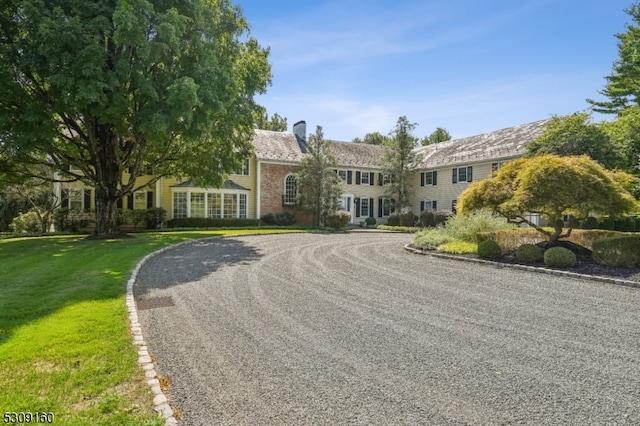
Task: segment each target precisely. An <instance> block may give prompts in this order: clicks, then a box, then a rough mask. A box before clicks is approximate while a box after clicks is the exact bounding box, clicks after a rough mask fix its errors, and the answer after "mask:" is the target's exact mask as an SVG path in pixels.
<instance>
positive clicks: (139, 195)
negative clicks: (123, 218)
mask: <svg viewBox="0 0 640 426" xmlns="http://www.w3.org/2000/svg"><path fill="white" fill-rule="evenodd" d="M146 208H147V191H136V192H134V193H133V209H134V210H144V209H146Z"/></svg>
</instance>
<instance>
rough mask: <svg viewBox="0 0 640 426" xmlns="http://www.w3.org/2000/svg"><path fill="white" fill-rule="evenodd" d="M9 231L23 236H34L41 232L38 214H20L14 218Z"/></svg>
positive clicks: (33, 212) (30, 212)
mask: <svg viewBox="0 0 640 426" xmlns="http://www.w3.org/2000/svg"><path fill="white" fill-rule="evenodd" d="M10 228H11V231H12V232H15V233H18V234H23V233H31V234H35V233H38V232H42V224H41V223H40V218H39V217H38V213H36V212H35V211H29V212H27V213H21V214H19V215H18V216H16V217H15V218H13V221H12V222H11V225H10Z"/></svg>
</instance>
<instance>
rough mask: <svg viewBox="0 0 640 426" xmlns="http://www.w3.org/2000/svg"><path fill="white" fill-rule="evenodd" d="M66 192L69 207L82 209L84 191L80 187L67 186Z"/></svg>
mask: <svg viewBox="0 0 640 426" xmlns="http://www.w3.org/2000/svg"><path fill="white" fill-rule="evenodd" d="M67 194H68V198H69V209H71V210H82V201H83V198H84V197H83V195H84V191H83V190H82V189H77V188H69V190H68V192H67Z"/></svg>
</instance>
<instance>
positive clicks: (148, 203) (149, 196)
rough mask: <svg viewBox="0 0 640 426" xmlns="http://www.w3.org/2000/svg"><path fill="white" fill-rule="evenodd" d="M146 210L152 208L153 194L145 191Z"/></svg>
mask: <svg viewBox="0 0 640 426" xmlns="http://www.w3.org/2000/svg"><path fill="white" fill-rule="evenodd" d="M147 208H148V209H152V208H153V192H151V191H147Z"/></svg>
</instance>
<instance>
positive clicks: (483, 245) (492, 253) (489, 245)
mask: <svg viewBox="0 0 640 426" xmlns="http://www.w3.org/2000/svg"><path fill="white" fill-rule="evenodd" d="M478 256H479V257H480V258H482V259H497V258H499V257H502V249H501V248H500V246H499V245H498V243H496V242H495V241H493V240H484V241H481V242H480V243H479V244H478Z"/></svg>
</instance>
